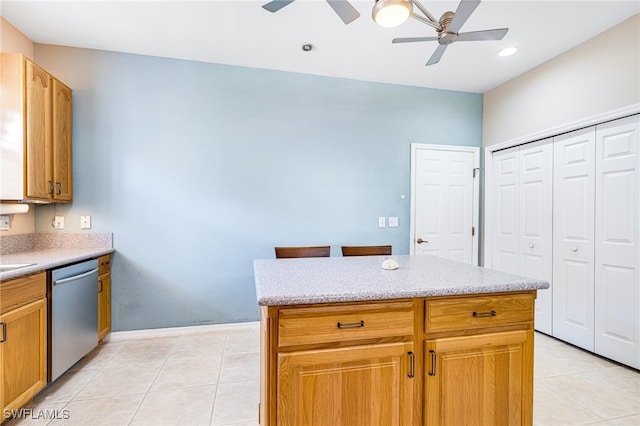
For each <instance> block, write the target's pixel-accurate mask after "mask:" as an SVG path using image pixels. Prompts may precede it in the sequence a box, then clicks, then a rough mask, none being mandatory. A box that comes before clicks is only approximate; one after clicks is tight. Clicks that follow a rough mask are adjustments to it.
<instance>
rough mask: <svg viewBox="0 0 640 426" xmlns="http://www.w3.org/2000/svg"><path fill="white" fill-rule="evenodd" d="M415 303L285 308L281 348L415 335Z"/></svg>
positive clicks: (282, 313)
mask: <svg viewBox="0 0 640 426" xmlns="http://www.w3.org/2000/svg"><path fill="white" fill-rule="evenodd" d="M413 315H414V312H413V302H410V301H406V302H381V303H367V304H361V305H356V304H354V305H351V304H350V305H337V306H336V305H333V306H317V307H291V308H282V309H280V311H279V314H278V324H279V329H278V342H279V343H278V344H279V346H292V345H304V344H314V343H329V342H345V341H351V340H363V339H377V338H383V337H394V336H410V335H412V334H413Z"/></svg>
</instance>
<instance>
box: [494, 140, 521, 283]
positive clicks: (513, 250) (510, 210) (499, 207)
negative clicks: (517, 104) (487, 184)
mask: <svg viewBox="0 0 640 426" xmlns="http://www.w3.org/2000/svg"><path fill="white" fill-rule="evenodd" d="M518 157H519V155H518V148H517V147H515V148H510V149H506V150H504V151H498V152H496V153H494V154H493V170H494V178H493V188H494V191H495V192H494V194H495V197H494V199H495V202H496V208H495V209H494V212H495V218H493V220H494V224H495V226H494V229H495V232H496V236H495V238H494V243H493V253H492V259H493V260H492V267H493V269H497V270H499V271H504V272H510V273H513V274H516V273H518V192H519V188H518Z"/></svg>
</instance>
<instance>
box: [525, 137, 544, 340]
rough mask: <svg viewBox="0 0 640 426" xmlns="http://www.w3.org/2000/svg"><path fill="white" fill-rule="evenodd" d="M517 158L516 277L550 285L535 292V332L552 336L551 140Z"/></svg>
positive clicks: (527, 147)
mask: <svg viewBox="0 0 640 426" xmlns="http://www.w3.org/2000/svg"><path fill="white" fill-rule="evenodd" d="M519 154H520V155H519V160H520V161H519V163H518V164H519V173H518V177H519V203H518V224H519V226H518V274H519V275H524V276H526V277H531V278H538V279H541V280H545V281H548V282H549V283H551V286H552V287H551V288H549V289H545V290H538V297H537V299H536V303H535V309H536V310H535V315H536V318H535V328H536V330H539V331H542V332H543V333H547V334H552V331H553V329H552V327H553V319H552V318H553V304H552V301H553V297H552V288H553V283H552V278H553V235H552V230H553V222H552V220H553V213H552V212H553V209H552V202H553V144H552V140H551V139H546V140H543V141H540V142H535V143H530V144H527V145H525V146H522V147H520V152H519Z"/></svg>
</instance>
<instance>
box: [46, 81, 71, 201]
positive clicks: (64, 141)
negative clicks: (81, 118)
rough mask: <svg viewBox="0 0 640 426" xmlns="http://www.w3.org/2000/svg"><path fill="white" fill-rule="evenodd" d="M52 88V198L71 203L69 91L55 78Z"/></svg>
mask: <svg viewBox="0 0 640 426" xmlns="http://www.w3.org/2000/svg"><path fill="white" fill-rule="evenodd" d="M51 81H52V87H53V103H52V108H53V113H52V114H53V115H52V117H53V130H52V131H53V175H52V176H53V182H54V185H55V187H54V191H53V198H54V200H57V201H71V200H72V198H73V187H72V182H73V179H72V159H71V152H72V150H71V134H72V126H73V123H72V118H71V117H72V110H71V89H70V88H68V87H67V86H65V85H64V84H63V83H61V82H60V81H58V80H56V79H55V78H52V79H51Z"/></svg>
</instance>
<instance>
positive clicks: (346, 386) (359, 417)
mask: <svg viewBox="0 0 640 426" xmlns="http://www.w3.org/2000/svg"><path fill="white" fill-rule="evenodd" d="M412 361H413V344H411V343H392V344H386V345H384V344H382V345H367V346H361V347H348V348H341V349H331V350H312V351H302V352H294V353H285V354H280V355H279V356H278V372H279V374H278V398H277V403H278V424H281V425H389V426H391V425H412V424H413V417H412V409H413V406H414V400H413V394H414V392H413V385H414V382H413V381H412V380H411V378H412V377H411V374H412V371H414V369H415V367H414V366H412V365H411V363H412ZM365 390H366V391H365Z"/></svg>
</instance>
